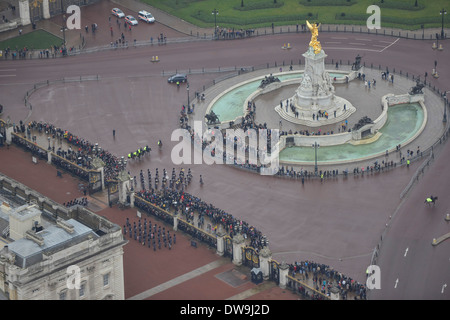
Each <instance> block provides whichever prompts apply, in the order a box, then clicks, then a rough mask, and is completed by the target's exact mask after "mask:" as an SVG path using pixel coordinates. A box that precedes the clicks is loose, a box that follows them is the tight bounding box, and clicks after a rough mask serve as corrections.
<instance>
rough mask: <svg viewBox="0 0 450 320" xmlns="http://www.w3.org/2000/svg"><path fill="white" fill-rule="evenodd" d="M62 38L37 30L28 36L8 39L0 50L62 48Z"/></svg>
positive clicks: (0, 44) (1, 45) (1, 43)
mask: <svg viewBox="0 0 450 320" xmlns="http://www.w3.org/2000/svg"><path fill="white" fill-rule="evenodd" d="M62 42H63V40H62V38H58V37H57V36H54V35H52V34H51V33H48V32H47V31H44V30H36V31H33V32H30V33H27V34H22V35H20V36H17V37H14V38H11V39H7V40H4V41H1V42H0V50H4V49H5V48H8V47H9V48H10V49H11V50H15V49H16V48H18V49H21V48H24V47H27V48H28V49H48V48H50V47H51V46H54V45H56V46H60V45H61V44H62Z"/></svg>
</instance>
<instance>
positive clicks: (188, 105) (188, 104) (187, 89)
mask: <svg viewBox="0 0 450 320" xmlns="http://www.w3.org/2000/svg"><path fill="white" fill-rule="evenodd" d="M186 84H187V85H186V91H187V98H188V103H187V107H188V110H189V108H190V107H191V102H190V100H189V82H187V83H186Z"/></svg>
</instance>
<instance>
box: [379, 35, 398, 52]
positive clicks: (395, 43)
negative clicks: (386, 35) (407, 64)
mask: <svg viewBox="0 0 450 320" xmlns="http://www.w3.org/2000/svg"><path fill="white" fill-rule="evenodd" d="M398 40H400V38H397V40H395V41H394V42H392V43H391V44H390V45H388V46H387V47H386V48H384V49H383V50H381V51H380V52H383V51H384V50H386V49H387V48H389V47H390V46H392V45H394V44H396V43H397V41H398Z"/></svg>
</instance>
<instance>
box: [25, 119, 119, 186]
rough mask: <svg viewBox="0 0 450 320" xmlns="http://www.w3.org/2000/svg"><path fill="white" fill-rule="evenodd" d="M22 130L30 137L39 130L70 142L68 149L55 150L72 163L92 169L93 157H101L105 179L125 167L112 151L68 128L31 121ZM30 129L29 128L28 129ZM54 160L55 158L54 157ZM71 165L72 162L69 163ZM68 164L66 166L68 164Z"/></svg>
mask: <svg viewBox="0 0 450 320" xmlns="http://www.w3.org/2000/svg"><path fill="white" fill-rule="evenodd" d="M22 126H23V130H22V132H25V131H26V132H27V134H28V135H29V138H30V137H31V135H32V133H33V131H37V132H39V133H40V134H41V133H42V134H44V133H45V134H47V135H48V136H51V137H52V138H53V139H58V140H59V141H65V142H66V143H68V144H69V148H68V149H67V150H63V149H62V148H58V150H56V151H55V150H53V151H54V152H56V154H57V155H58V156H60V157H62V158H64V159H66V160H68V161H70V162H72V163H75V164H77V165H79V166H80V167H83V168H85V169H92V168H93V163H92V159H93V158H94V157H98V158H100V159H101V160H102V161H103V162H104V163H105V167H104V175H105V180H112V179H115V178H116V177H117V175H118V174H119V172H120V171H121V170H123V169H125V166H126V163H124V162H123V161H122V160H121V159H120V158H119V157H117V156H115V155H113V154H111V153H110V152H108V151H106V150H103V149H102V148H101V147H99V146H98V144H97V143H95V144H94V143H91V142H89V141H87V140H86V139H82V138H80V137H78V136H76V135H74V134H72V133H71V132H69V131H68V130H63V129H61V128H58V127H56V126H54V125H52V124H49V123H42V122H36V121H31V122H29V123H28V124H26V125H25V124H22ZM28 129H29V130H28ZM52 161H53V158H52ZM62 162H64V161H61V159H59V160H57V159H55V164H61V163H62ZM67 165H70V164H67ZM67 165H66V166H67Z"/></svg>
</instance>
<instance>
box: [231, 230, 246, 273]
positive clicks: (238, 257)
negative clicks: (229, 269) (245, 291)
mask: <svg viewBox="0 0 450 320" xmlns="http://www.w3.org/2000/svg"><path fill="white" fill-rule="evenodd" d="M244 245H245V239H244V237H243V236H242V235H241V234H237V235H235V236H234V237H233V263H234V264H235V265H237V266H240V265H241V264H242V248H243V247H244Z"/></svg>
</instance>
